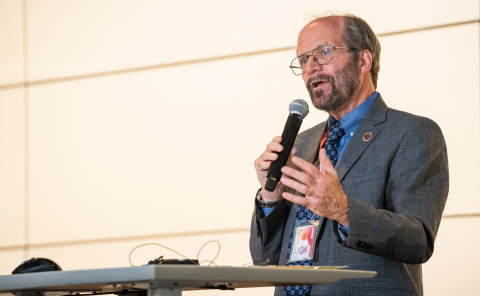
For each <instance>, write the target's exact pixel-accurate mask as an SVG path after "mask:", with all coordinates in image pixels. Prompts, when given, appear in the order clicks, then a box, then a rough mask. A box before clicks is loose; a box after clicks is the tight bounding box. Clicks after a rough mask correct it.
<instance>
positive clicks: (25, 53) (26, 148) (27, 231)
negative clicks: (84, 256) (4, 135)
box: [22, 0, 30, 260]
mask: <svg viewBox="0 0 480 296" xmlns="http://www.w3.org/2000/svg"><path fill="white" fill-rule="evenodd" d="M27 2H28V0H23V1H22V18H23V20H22V25H23V28H22V34H23V78H24V82H25V85H24V87H23V108H24V109H23V117H24V118H23V124H24V126H23V129H24V130H23V133H24V135H23V136H24V138H23V141H24V143H23V145H24V146H23V147H24V148H23V149H24V170H25V172H24V174H25V175H24V202H25V205H24V215H25V217H24V223H25V225H24V231H25V233H24V240H25V241H24V247H23V252H24V254H23V256H24V259H25V260H26V259H27V258H28V255H29V254H28V251H29V243H30V184H29V183H30V179H29V176H30V157H29V151H30V149H29V148H30V141H29V97H28V84H27V83H26V82H27V81H28V78H29V77H28V14H27Z"/></svg>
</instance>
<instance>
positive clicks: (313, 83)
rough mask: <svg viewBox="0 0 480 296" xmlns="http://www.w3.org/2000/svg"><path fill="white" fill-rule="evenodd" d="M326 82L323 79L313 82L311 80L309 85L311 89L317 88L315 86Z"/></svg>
mask: <svg viewBox="0 0 480 296" xmlns="http://www.w3.org/2000/svg"><path fill="white" fill-rule="evenodd" d="M326 83H327V82H326V81H323V80H316V81H314V82H312V84H311V86H312V89H314V88H317V87H321V86H323V85H325V84H326Z"/></svg>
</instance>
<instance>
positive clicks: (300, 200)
mask: <svg viewBox="0 0 480 296" xmlns="http://www.w3.org/2000/svg"><path fill="white" fill-rule="evenodd" d="M282 196H283V198H285V199H286V200H289V201H291V202H294V203H296V204H299V205H303V206H307V207H308V199H306V198H305V197H301V196H298V195H294V194H291V193H290V192H286V191H285V192H283V193H282Z"/></svg>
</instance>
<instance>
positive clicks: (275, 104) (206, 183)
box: [0, 0, 480, 295]
mask: <svg viewBox="0 0 480 296" xmlns="http://www.w3.org/2000/svg"><path fill="white" fill-rule="evenodd" d="M339 2H340V1H294V2H292V1H253V0H243V1H218V0H210V1H153V0H151V1H147V0H142V1H138V0H124V1H118V0H116V1H113V0H111V1H109V0H88V1H86V0H82V1H80V0H34V1H32V0H31V1H28V0H24V1H20V0H0V206H1V207H0V209H1V210H0V211H1V212H0V213H1V215H0V225H3V227H1V228H0V237H1V238H2V239H1V240H0V274H8V273H10V272H11V271H12V270H13V269H14V268H15V267H16V266H17V265H18V264H19V263H20V262H21V261H22V260H23V259H25V258H28V257H32V256H36V257H42V256H44V257H49V258H52V259H54V260H55V261H57V262H58V263H59V264H60V265H61V266H62V267H63V268H64V269H66V270H68V269H70V270H71V269H85V268H102V267H117V266H128V253H129V252H130V250H131V249H132V248H133V247H135V246H136V245H138V244H142V243H147V242H156V243H160V244H165V245H167V246H169V247H171V248H174V249H176V250H178V251H180V252H181V253H184V254H186V255H188V256H190V257H195V256H196V254H197V250H198V249H199V248H200V247H201V245H202V244H203V243H204V242H206V241H207V240H211V239H216V240H219V241H220V242H221V243H222V252H221V254H220V256H219V257H218V260H217V262H218V264H221V265H234V266H240V265H243V264H244V263H247V262H249V261H250V255H249V251H248V227H249V220H250V215H251V212H252V205H253V195H254V192H255V191H256V189H257V187H258V183H257V181H256V178H255V174H254V170H253V165H252V163H253V160H254V159H255V158H256V157H257V156H258V155H259V154H260V153H261V152H262V151H263V149H264V146H265V144H266V143H268V141H269V140H270V139H271V138H272V137H273V136H275V135H277V134H279V133H280V132H281V130H282V127H283V124H284V120H285V117H286V114H287V106H288V104H289V103H290V102H291V101H292V100H294V99H297V98H303V99H307V100H308V94H307V93H306V91H305V89H304V86H303V84H302V81H301V79H300V78H298V77H295V76H294V75H293V74H292V73H291V71H290V69H288V64H289V62H290V61H291V59H292V58H293V57H294V56H295V43H296V36H297V34H298V31H299V30H300V29H301V28H302V26H303V25H304V24H305V23H306V21H307V20H308V19H309V18H310V17H311V15H314V14H318V13H322V12H324V11H327V10H336V11H349V12H352V13H355V14H357V15H359V16H361V17H363V18H364V19H365V20H367V22H369V23H370V24H371V26H372V27H373V29H374V31H375V32H376V33H377V34H378V35H379V38H380V42H381V44H382V48H383V50H382V62H381V73H380V78H379V84H378V85H379V86H378V91H379V92H380V93H381V94H382V96H383V97H384V98H385V100H386V102H387V104H388V105H389V106H391V107H394V108H398V109H401V110H405V111H408V112H411V113H415V114H419V115H424V116H428V117H430V118H432V119H434V120H435V121H436V122H437V123H439V125H440V126H441V128H442V130H443V131H444V134H445V137H446V139H447V145H448V149H449V159H450V169H451V189H450V196H449V200H448V203H447V207H446V209H445V213H444V219H443V221H442V225H441V227H440V231H439V234H438V237H437V243H436V248H435V254H434V255H433V257H432V259H431V260H430V261H429V262H428V263H426V264H425V265H424V284H425V292H426V295H452V294H459V295H475V293H476V291H477V284H476V282H475V280H476V278H477V277H476V276H475V275H478V272H476V269H475V267H476V266H478V265H480V256H478V255H476V250H477V249H478V248H479V247H480V239H479V238H478V236H476V235H472V233H474V232H475V230H476V229H478V228H479V227H480V198H479V196H478V192H479V189H480V188H479V183H480V182H479V181H480V170H479V167H480V153H479V152H480V124H479V120H480V106H479V103H480V94H479V91H480V85H479V81H480V77H479V74H480V73H479V71H480V61H479V52H480V44H479V41H480V39H479V36H480V27H479V26H480V23H479V19H480V15H479V11H480V5H479V4H480V3H479V1H474V0H461V1H447V0H443V1H427V0H416V1H413V0H408V1H401V2H399V1H397V2H395V3H392V2H389V1H380V0H377V1H361V2H359V1H354V0H350V1H341V3H339ZM311 110H313V108H311ZM325 118H326V115H325V114H324V113H322V112H320V111H311V114H310V115H309V116H308V117H307V118H306V120H305V123H304V124H303V129H305V128H308V127H310V126H313V125H314V124H316V123H318V122H319V121H321V120H324V119H325ZM465 143H467V144H468V145H465ZM465 155H468V159H466V158H465V157H464V156H465ZM214 249H215V247H214V246H213V245H212V246H209V248H208V249H207V250H206V251H205V255H204V256H205V259H207V258H208V256H210V257H213V253H214ZM162 254H164V255H166V257H176V255H175V254H173V253H170V252H168V251H166V250H163V249H160V248H158V249H156V248H154V247H146V248H145V249H139V250H137V251H136V253H134V256H133V260H134V264H137V265H140V264H144V263H146V262H147V261H148V260H150V259H151V258H153V257H155V256H157V257H158V256H159V255H162ZM271 290H272V289H271V288H265V289H253V290H238V291H236V292H235V295H242V294H244V295H247V294H248V295H253V294H255V295H264V294H269V293H270V291H271ZM459 290H461V291H460V292H461V293H460V292H459ZM254 292H255V293H254ZM191 293H195V294H196V295H202V293H203V295H206V293H204V292H190V294H191ZM212 293H213V294H215V292H208V294H209V295H210V294H212ZM217 293H222V292H217ZM187 294H188V293H187Z"/></svg>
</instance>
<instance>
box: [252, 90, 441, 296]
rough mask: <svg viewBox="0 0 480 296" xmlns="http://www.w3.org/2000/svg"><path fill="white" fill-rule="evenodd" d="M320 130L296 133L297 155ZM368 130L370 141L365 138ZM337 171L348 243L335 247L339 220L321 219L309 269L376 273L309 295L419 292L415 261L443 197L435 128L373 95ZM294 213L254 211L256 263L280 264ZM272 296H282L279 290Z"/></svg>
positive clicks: (310, 151) (429, 245)
mask: <svg viewBox="0 0 480 296" xmlns="http://www.w3.org/2000/svg"><path fill="white" fill-rule="evenodd" d="M325 128H326V122H322V123H320V124H319V125H317V126H314V127H313V128H311V129H309V130H307V131H305V132H303V133H301V134H299V135H298V137H297V140H296V142H295V146H296V148H298V152H297V156H299V157H300V158H302V159H305V160H307V161H309V162H311V163H314V162H315V160H316V157H317V156H318V148H319V145H320V138H321V136H322V135H323V132H324V130H325ZM367 132H370V133H372V135H373V137H372V139H371V140H369V141H364V140H363V135H364V134H365V133H367ZM336 171H337V174H338V177H339V179H340V182H341V184H342V188H343V190H344V192H345V194H346V195H347V196H348V203H349V207H350V213H349V219H350V224H349V234H348V239H347V241H346V243H344V244H342V240H341V238H340V235H339V233H338V223H337V222H335V221H332V220H329V219H326V218H323V217H321V218H320V225H321V227H318V235H317V240H316V246H315V255H314V258H313V260H312V264H313V265H330V266H344V265H347V266H348V267H349V269H356V270H372V271H377V272H378V274H377V276H376V277H375V278H373V279H351V280H341V281H339V282H337V283H334V284H330V285H324V286H313V287H312V290H311V295H312V296H313V295H423V288H422V268H421V265H420V264H421V263H424V262H426V261H427V260H428V259H429V258H430V256H432V253H433V245H434V241H435V236H436V234H437V231H438V227H439V225H440V219H441V217H442V213H443V209H444V206H445V203H446V200H447V194H448V162H447V148H446V144H445V140H444V138H443V135H442V132H441V130H440V128H439V127H438V125H437V124H436V123H435V122H433V121H432V120H430V119H428V118H424V117H420V116H415V115H412V114H409V113H405V112H401V111H397V110H394V109H390V108H388V107H387V106H386V104H385V102H384V101H383V99H382V98H381V96H380V95H379V96H378V97H377V99H376V101H375V102H374V104H373V105H372V107H371V108H370V110H369V111H368V112H367V114H366V115H365V117H364V118H363V120H362V121H361V123H360V125H359V126H358V128H357V130H356V131H355V134H354V135H353V137H352V139H351V140H350V142H349V143H348V146H347V147H346V149H345V151H344V153H343V155H342V157H341V159H340V160H339V162H338V164H337V167H336ZM295 194H297V195H300V193H298V192H296V193H295ZM297 208H298V205H297V204H292V203H291V202H288V201H286V200H282V201H281V203H280V204H279V205H278V206H277V207H276V208H275V209H274V211H273V212H272V213H271V214H270V215H268V217H266V218H263V212H262V209H261V208H259V207H256V208H255V212H254V215H253V218H252V226H251V236H250V252H251V255H252V258H253V261H254V263H255V264H259V265H260V264H262V263H264V262H266V261H268V263H267V265H272V264H278V265H285V262H286V257H287V255H286V254H287V247H288V241H289V239H290V236H291V233H292V231H293V226H294V222H295V213H296V210H297ZM275 295H278V296H280V295H285V294H284V292H283V287H277V288H276V289H275Z"/></svg>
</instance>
